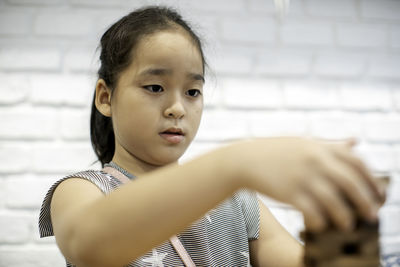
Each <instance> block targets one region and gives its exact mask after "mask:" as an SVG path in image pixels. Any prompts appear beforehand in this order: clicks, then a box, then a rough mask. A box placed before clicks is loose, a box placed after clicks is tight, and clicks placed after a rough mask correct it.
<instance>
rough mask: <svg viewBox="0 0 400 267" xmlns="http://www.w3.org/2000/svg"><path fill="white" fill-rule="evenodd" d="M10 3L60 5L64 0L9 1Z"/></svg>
mask: <svg viewBox="0 0 400 267" xmlns="http://www.w3.org/2000/svg"><path fill="white" fill-rule="evenodd" d="M7 2H8V3H10V4H15V5H26V6H29V5H33V6H37V5H50V6H52V5H58V4H60V3H62V0H7Z"/></svg>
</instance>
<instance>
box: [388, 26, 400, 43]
mask: <svg viewBox="0 0 400 267" xmlns="http://www.w3.org/2000/svg"><path fill="white" fill-rule="evenodd" d="M389 38H390V46H391V47H394V48H400V29H399V27H395V26H392V27H391V28H390V37H389Z"/></svg>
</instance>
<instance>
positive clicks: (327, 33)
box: [280, 21, 333, 46]
mask: <svg viewBox="0 0 400 267" xmlns="http://www.w3.org/2000/svg"><path fill="white" fill-rule="evenodd" d="M280 33H281V38H282V41H283V43H284V44H295V45H316V46H331V45H332V44H333V26H332V25H331V24H329V23H326V22H321V21H309V22H304V21H288V22H285V23H284V24H283V25H282V28H281V32H280Z"/></svg>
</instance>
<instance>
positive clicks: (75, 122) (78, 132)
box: [60, 109, 90, 141]
mask: <svg viewBox="0 0 400 267" xmlns="http://www.w3.org/2000/svg"><path fill="white" fill-rule="evenodd" d="M60 120H61V136H62V137H63V138H65V139H67V140H85V141H90V110H89V109H67V110H63V111H62V112H61V116H60Z"/></svg>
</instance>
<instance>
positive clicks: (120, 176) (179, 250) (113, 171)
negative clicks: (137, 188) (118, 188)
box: [102, 167, 196, 267]
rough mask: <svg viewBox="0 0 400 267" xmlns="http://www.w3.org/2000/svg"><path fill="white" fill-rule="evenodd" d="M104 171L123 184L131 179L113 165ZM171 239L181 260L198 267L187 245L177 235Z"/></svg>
mask: <svg viewBox="0 0 400 267" xmlns="http://www.w3.org/2000/svg"><path fill="white" fill-rule="evenodd" d="M102 171H103V172H106V173H108V174H111V175H112V176H114V177H115V178H117V179H118V180H120V181H121V182H122V183H123V184H126V183H127V182H129V181H130V180H129V178H128V177H126V176H125V175H124V174H123V173H121V172H120V171H118V170H116V169H114V168H112V167H104V168H103V170H102ZM169 241H170V242H171V244H172V246H173V247H174V248H175V250H176V252H177V253H178V255H179V256H180V257H181V260H182V261H183V263H184V264H185V266H186V267H196V265H195V264H194V262H193V260H192V258H191V257H190V255H189V253H188V252H187V251H186V249H185V247H184V246H183V245H182V243H181V241H180V240H179V238H178V237H177V236H176V235H173V236H172V237H171V238H170V239H169Z"/></svg>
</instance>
